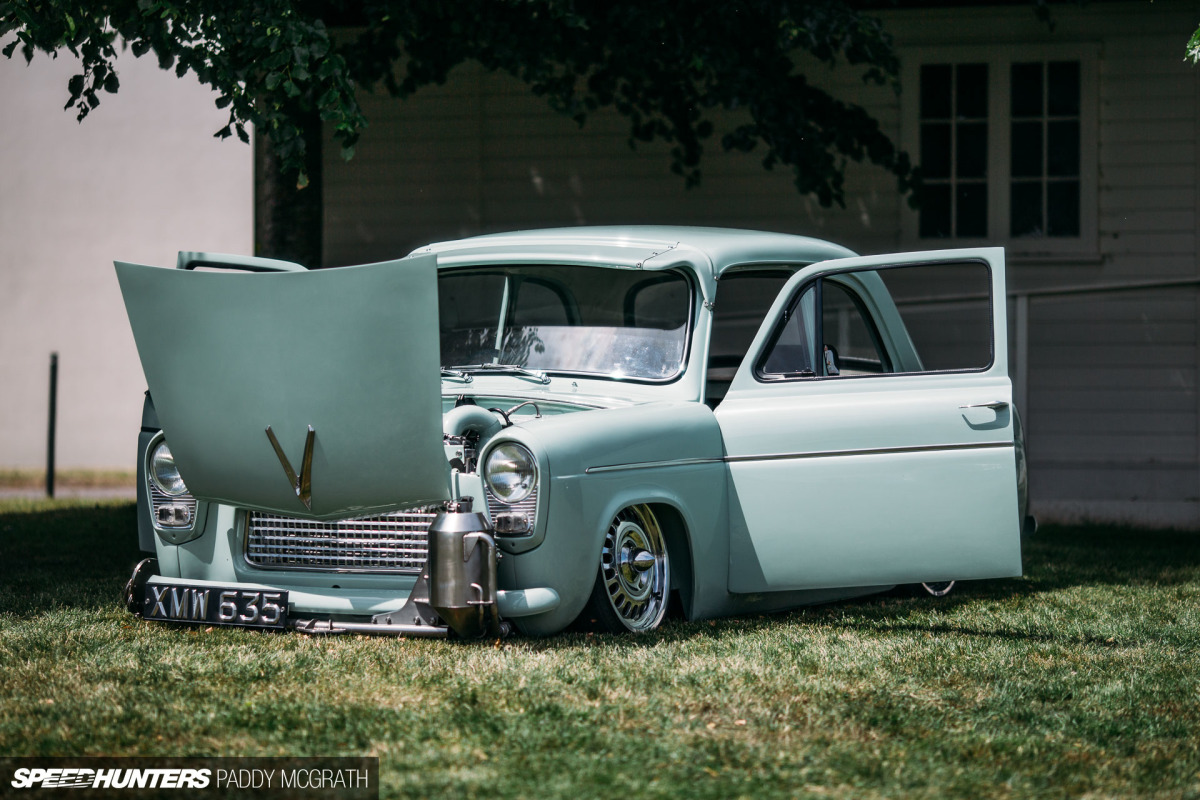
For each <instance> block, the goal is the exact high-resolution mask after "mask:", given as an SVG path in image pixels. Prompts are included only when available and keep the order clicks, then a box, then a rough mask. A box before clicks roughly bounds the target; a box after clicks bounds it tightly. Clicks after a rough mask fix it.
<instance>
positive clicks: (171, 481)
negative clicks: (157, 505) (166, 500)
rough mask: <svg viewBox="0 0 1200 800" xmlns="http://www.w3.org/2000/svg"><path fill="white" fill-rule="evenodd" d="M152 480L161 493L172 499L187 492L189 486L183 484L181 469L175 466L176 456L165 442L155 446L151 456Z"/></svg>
mask: <svg viewBox="0 0 1200 800" xmlns="http://www.w3.org/2000/svg"><path fill="white" fill-rule="evenodd" d="M150 480H152V481H154V485H155V486H156V487H158V490H159V491H160V492H162V493H163V494H165V495H170V496H171V497H178V496H179V495H181V494H185V493H186V492H187V484H185V483H184V482H183V477H182V476H181V475H180V474H179V468H178V467H176V466H175V456H173V455H171V448H169V447H167V443H166V441H165V440H164V441H161V442H159V443H158V444H157V445H155V446H154V452H153V453H151V454H150Z"/></svg>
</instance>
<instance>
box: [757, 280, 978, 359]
mask: <svg viewBox="0 0 1200 800" xmlns="http://www.w3.org/2000/svg"><path fill="white" fill-rule="evenodd" d="M992 339H993V337H992V300H991V274H990V272H989V270H988V267H987V265H986V264H984V263H982V262H974V261H968V262H961V263H952V264H915V265H911V266H908V265H905V266H897V267H887V268H882V269H873V270H859V271H855V272H845V273H837V274H834V275H831V276H827V277H823V278H818V279H816V280H814V281H813V282H811V283H809V284H807V285H806V286H805V287H803V288H802V289H801V290H800V293H799V295H798V296H797V297H796V299H795V300H794V301H793V302H792V304H791V306H790V307H789V309H788V311H787V312H786V314H785V315H784V317H783V318H782V319H781V320H779V322H778V323H777V325H776V329H775V333H774V335H773V337H772V339H771V341H770V343H769V344H768V346H767V348H766V350H765V351H764V355H763V357H762V358H761V359H760V361H759V363H758V368H757V370H756V373H757V375H758V378H759V379H760V380H766V381H777V380H787V379H794V378H818V377H821V378H845V377H854V376H865V375H880V374H905V373H907V374H911V373H920V372H974V371H981V370H986V369H987V368H989V367H990V366H991V364H992Z"/></svg>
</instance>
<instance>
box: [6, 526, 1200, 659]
mask: <svg viewBox="0 0 1200 800" xmlns="http://www.w3.org/2000/svg"><path fill="white" fill-rule="evenodd" d="M142 555H143V554H142V553H141V552H140V551H139V550H138V546H137V518H136V510H135V506H134V505H133V504H130V503H125V504H77V505H63V506H61V507H54V508H51V509H43V510H32V511H13V512H6V513H0V613H10V614H18V615H28V614H34V613H39V612H44V611H46V610H48V609H52V608H64V607H66V608H81V609H85V608H86V609H97V610H99V609H112V608H114V607H117V606H118V605H119V595H120V591H121V588H122V587H123V586H124V582H125V581H126V580H127V579H128V576H129V573H130V570H131V569H132V567H133V565H134V564H135V563H136V562H137V561H138V560H139V559H140V558H141V557H142ZM1186 582H1200V536H1198V535H1196V534H1193V533H1186V532H1173V531H1144V530H1136V529H1129V528H1115V527H1101V526H1089V527H1047V528H1045V529H1043V530H1042V531H1040V532H1039V533H1038V534H1037V535H1036V536H1035V537H1033V538H1032V539H1031V540H1030V541H1029V542H1028V543H1027V545H1026V548H1025V578H1024V579H1022V580H990V581H973V582H970V583H965V584H963V585H962V586H961V587H959V588H958V589H956V590H955V593H954V594H952V595H951V596H950V597H947V598H945V599H944V600H932V599H927V598H911V597H910V598H905V599H902V598H898V597H895V596H889V595H875V596H871V597H866V598H858V599H855V600H848V601H845V602H842V603H836V604H831V605H827V606H818V607H810V608H808V609H804V610H800V611H792V612H784V613H783V614H768V615H749V616H743V617H738V618H734V619H728V620H714V621H704V622H700V623H686V622H683V621H682V620H676V621H672V622H671V623H670V624H668V625H666V626H665V627H664V628H663V629H662V630H661V631H660V632H659V633H657V634H654V635H651V636H635V637H621V636H615V637H614V636H605V635H600V634H595V635H589V634H586V633H581V632H569V633H567V634H565V635H563V636H560V637H556V638H554V639H543V640H525V641H526V642H527V643H528V644H529V645H531V646H534V647H536V648H537V649H542V648H550V649H555V648H557V647H576V646H579V645H581V644H587V645H591V644H599V643H602V642H603V643H604V644H605V645H606V646H609V647H619V648H625V647H632V648H642V647H652V646H654V645H655V644H657V643H659V642H661V641H663V640H664V639H666V640H672V639H679V638H692V637H697V636H701V637H706V636H715V637H722V636H725V635H740V634H744V633H747V632H753V631H755V630H757V629H759V628H761V627H763V626H774V625H778V624H779V621H780V620H786V619H795V618H797V617H800V618H803V619H804V620H806V621H810V622H814V623H818V624H824V625H832V626H841V627H847V628H862V629H872V630H879V629H880V628H884V629H889V630H897V631H917V630H919V631H921V632H933V633H944V634H958V635H966V636H980V637H996V638H1014V639H1018V638H1019V639H1039V638H1041V639H1044V640H1045V641H1047V642H1051V641H1053V642H1058V641H1062V640H1061V638H1060V637H1055V636H1049V635H1043V634H1036V633H1025V632H1020V631H1013V630H983V629H978V628H970V627H962V626H954V625H943V626H938V625H934V626H932V627H931V626H930V625H929V624H928V623H927V622H926V623H912V622H908V621H907V620H908V618H909V617H910V616H911V615H912V614H914V613H921V614H925V613H927V612H928V611H929V610H930V608H931V606H932V607H934V608H936V609H938V610H940V611H945V612H951V611H954V610H956V609H958V608H960V607H962V606H963V605H966V604H970V603H972V602H974V601H977V600H980V599H993V600H995V599H1005V598H1011V597H1016V596H1032V595H1036V594H1038V593H1042V592H1050V591H1057V590H1061V589H1064V588H1069V587H1074V586H1086V585H1155V586H1170V585H1175V584H1182V583H1186ZM847 611H852V613H853V614H854V615H855V616H856V617H858V618H859V619H857V620H855V621H850V620H847V619H846V616H847ZM1076 641H1082V642H1085V643H1087V644H1095V645H1100V646H1105V647H1120V646H1122V645H1124V644H1128V643H1127V642H1120V641H1116V642H1111V641H1108V640H1107V639H1103V638H1095V639H1094V640H1092V639H1076ZM535 642H536V644H534V643H535Z"/></svg>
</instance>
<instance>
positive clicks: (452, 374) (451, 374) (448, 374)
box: [442, 367, 475, 383]
mask: <svg viewBox="0 0 1200 800" xmlns="http://www.w3.org/2000/svg"><path fill="white" fill-rule="evenodd" d="M442 377H443V378H458V379H459V380H460V381H462V382H463V383H470V382H471V381H473V380H475V379H474V378H472V377H471V376H470V375H468V374H467V373H465V372H460V371H458V370H456V369H447V368H446V367H442Z"/></svg>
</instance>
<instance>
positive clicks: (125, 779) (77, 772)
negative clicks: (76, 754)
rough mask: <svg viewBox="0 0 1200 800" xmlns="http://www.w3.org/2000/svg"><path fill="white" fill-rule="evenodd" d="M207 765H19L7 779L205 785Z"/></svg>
mask: <svg viewBox="0 0 1200 800" xmlns="http://www.w3.org/2000/svg"><path fill="white" fill-rule="evenodd" d="M211 777H212V770H207V769H86V768H82V769H81V768H79V767H50V768H49V769H37V768H33V769H30V768H29V767H18V768H17V770H16V772H14V773H13V779H12V781H10V783H11V785H12V787H13V788H14V789H33V788H36V787H41V788H43V789H82V788H84V787H85V786H87V787H91V788H93V789H147V788H148V789H160V788H161V789H206V788H208V782H209V780H210V779H211Z"/></svg>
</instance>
